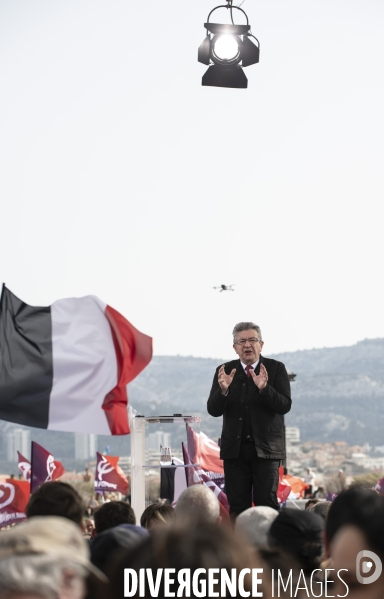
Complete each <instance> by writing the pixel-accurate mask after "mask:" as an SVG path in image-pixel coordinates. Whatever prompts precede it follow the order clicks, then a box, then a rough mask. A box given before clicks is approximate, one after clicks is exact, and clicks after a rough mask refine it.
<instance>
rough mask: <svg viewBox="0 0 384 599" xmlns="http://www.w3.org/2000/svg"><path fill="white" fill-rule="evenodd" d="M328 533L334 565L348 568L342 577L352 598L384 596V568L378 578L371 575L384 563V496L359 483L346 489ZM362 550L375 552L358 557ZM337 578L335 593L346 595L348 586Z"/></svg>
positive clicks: (332, 514) (333, 508)
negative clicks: (344, 584)
mask: <svg viewBox="0 0 384 599" xmlns="http://www.w3.org/2000/svg"><path fill="white" fill-rule="evenodd" d="M326 537H327V541H328V544H329V548H330V554H331V557H332V559H333V566H332V567H333V568H335V570H336V571H337V570H340V569H341V568H345V569H346V572H344V573H343V577H342V578H343V579H344V580H345V582H346V584H347V585H348V587H349V594H348V599H360V598H361V599H382V598H383V596H384V572H383V571H381V574H380V575H379V576H378V578H377V580H372V579H371V581H369V578H370V577H375V574H376V575H377V574H378V573H379V571H380V562H381V568H383V565H384V497H383V496H381V495H378V494H377V493H376V492H375V491H373V490H371V489H363V488H359V487H350V488H349V489H347V490H345V491H342V492H341V493H340V495H338V497H336V499H335V500H334V501H333V502H332V505H331V507H330V509H329V513H328V519H327V524H326ZM362 551H370V552H373V555H369V556H363V555H360V557H358V556H359V553H360V554H361V552H362ZM364 557H365V559H364ZM373 558H374V559H373ZM359 578H360V580H359ZM364 579H365V580H364ZM336 582H337V585H336V587H335V594H339V595H341V594H343V595H344V594H345V587H343V585H341V582H340V581H336ZM343 588H344V590H343Z"/></svg>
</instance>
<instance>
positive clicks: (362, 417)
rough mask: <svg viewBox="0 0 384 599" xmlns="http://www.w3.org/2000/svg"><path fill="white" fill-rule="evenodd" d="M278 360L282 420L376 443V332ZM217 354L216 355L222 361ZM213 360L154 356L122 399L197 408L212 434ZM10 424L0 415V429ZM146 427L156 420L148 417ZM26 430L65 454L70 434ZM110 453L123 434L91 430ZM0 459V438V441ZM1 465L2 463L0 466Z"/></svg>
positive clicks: (382, 390)
mask: <svg viewBox="0 0 384 599" xmlns="http://www.w3.org/2000/svg"><path fill="white" fill-rule="evenodd" d="M268 357H271V358H275V359H277V360H280V361H282V362H284V364H285V365H286V367H287V369H288V370H289V371H291V372H295V373H296V375H297V377H296V380H295V381H294V382H293V383H292V398H293V404H292V410H291V412H290V413H289V414H287V416H286V424H287V425H288V426H298V427H299V428H300V433H301V440H302V441H305V440H314V441H320V442H332V441H346V442H347V443H348V444H349V445H355V444H358V445H363V444H364V443H366V442H368V443H370V445H372V446H376V445H383V443H384V410H383V407H384V339H366V340H364V341H360V342H359V343H357V344H356V345H353V346H350V347H338V348H324V349H313V350H303V351H297V352H289V353H283V354H278V355H271V356H268ZM224 361H225V360H223V361H222V362H224ZM220 363H221V362H220V361H219V360H214V359H209V358H193V357H181V356H155V357H154V358H153V360H152V362H151V363H150V365H149V366H148V367H147V368H146V369H145V370H144V371H143V372H142V373H141V374H140V376H138V377H137V378H136V379H135V381H133V383H131V384H130V385H129V398H130V404H131V406H132V407H133V408H135V409H136V410H137V412H138V414H144V415H145V416H160V415H168V414H174V413H182V414H184V415H198V416H201V418H202V423H201V430H202V431H203V432H205V433H206V434H207V435H209V436H210V437H211V438H213V439H217V437H219V435H220V431H221V418H212V417H211V416H209V415H208V414H207V412H206V402H207V398H208V395H209V391H210V388H211V384H212V379H213V375H214V372H215V368H216V367H217V366H218V365H219V364H220ZM14 426H15V425H12V424H10V423H5V422H1V421H0V430H2V431H3V432H5V431H6V430H9V429H11V428H12V427H14ZM151 427H152V428H150V432H151V431H154V430H158V428H159V426H158V425H156V428H154V425H151ZM170 427H171V425H164V426H163V429H164V430H169V431H170V430H172V431H173V433H174V434H173V439H172V444H173V447H174V448H179V443H180V441H181V439H183V438H184V431H183V429H182V428H181V429H180V427H176V425H174V426H173V428H172V427H171V428H170ZM30 430H31V438H32V439H33V440H35V441H37V442H38V443H41V444H42V445H44V446H46V447H47V448H48V449H49V450H50V451H51V452H52V453H54V454H55V457H57V458H58V459H60V458H64V459H65V458H67V459H68V460H70V459H71V460H72V459H73V456H74V450H73V435H72V434H70V433H57V432H54V431H43V430H39V429H30ZM106 445H108V446H109V447H110V451H111V453H112V454H114V455H127V454H129V452H130V443H129V436H126V437H120V438H118V437H114V438H112V437H99V440H98V447H99V450H100V451H104V449H105V447H106ZM0 451H1V453H0V459H1V463H2V464H3V465H4V461H5V444H4V442H3V445H2V447H0ZM2 469H4V466H3V468H2Z"/></svg>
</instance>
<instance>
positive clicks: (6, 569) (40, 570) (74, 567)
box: [0, 554, 87, 599]
mask: <svg viewBox="0 0 384 599" xmlns="http://www.w3.org/2000/svg"><path fill="white" fill-rule="evenodd" d="M68 574H70V576H68ZM86 577H87V572H86V570H85V568H84V567H83V566H81V565H80V564H78V563H76V562H75V561H73V562H72V561H71V560H69V559H63V558H62V557H59V556H57V555H45V554H30V555H17V556H14V557H9V558H7V559H5V560H1V561H0V596H1V597H8V594H11V595H12V593H25V594H28V595H32V594H33V595H37V596H38V597H42V598H43V597H44V599H56V598H57V597H58V596H59V592H60V589H61V588H62V585H63V583H64V582H65V584H66V585H68V587H69V588H76V587H77V586H78V585H79V584H81V581H82V580H85V578H86Z"/></svg>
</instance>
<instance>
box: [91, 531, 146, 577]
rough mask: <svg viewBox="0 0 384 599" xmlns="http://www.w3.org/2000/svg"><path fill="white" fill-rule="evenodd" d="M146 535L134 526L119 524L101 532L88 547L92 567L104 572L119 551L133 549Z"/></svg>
mask: <svg viewBox="0 0 384 599" xmlns="http://www.w3.org/2000/svg"><path fill="white" fill-rule="evenodd" d="M148 534H149V533H148V531H147V529H145V528H142V527H141V526H136V525H135V524H120V526H115V527H114V528H109V529H108V530H105V531H104V532H101V533H100V534H98V535H96V537H95V538H94V539H93V541H92V543H91V545H90V547H91V561H92V563H93V565H94V566H96V567H97V568H99V569H100V570H102V571H103V572H105V571H106V570H107V568H108V564H109V562H110V561H111V559H114V555H115V553H116V552H117V551H118V550H119V549H122V548H125V549H128V548H130V547H134V546H135V545H137V544H138V543H139V542H140V541H141V540H142V539H143V537H147V536H148Z"/></svg>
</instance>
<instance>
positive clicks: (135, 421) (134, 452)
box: [130, 409, 147, 521]
mask: <svg viewBox="0 0 384 599" xmlns="http://www.w3.org/2000/svg"><path fill="white" fill-rule="evenodd" d="M134 412H135V413H134ZM146 424H147V423H146V419H145V418H144V417H143V416H139V417H136V410H131V409H130V428H131V505H132V508H133V511H134V512H135V515H136V520H137V521H139V520H140V517H141V514H142V513H143V511H144V510H145V468H144V465H145V429H146Z"/></svg>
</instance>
